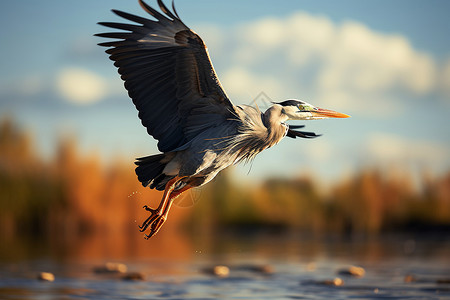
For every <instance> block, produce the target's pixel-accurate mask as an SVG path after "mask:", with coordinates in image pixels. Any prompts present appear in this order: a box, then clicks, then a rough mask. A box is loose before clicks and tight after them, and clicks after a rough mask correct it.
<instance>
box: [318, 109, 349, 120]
mask: <svg viewBox="0 0 450 300" xmlns="http://www.w3.org/2000/svg"><path fill="white" fill-rule="evenodd" d="M311 113H312V115H313V116H314V117H316V118H349V117H350V116H349V115H346V114H343V113H340V112H337V111H333V110H329V109H324V108H317V110H314V111H311Z"/></svg>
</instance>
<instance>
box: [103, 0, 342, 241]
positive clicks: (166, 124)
mask: <svg viewBox="0 0 450 300" xmlns="http://www.w3.org/2000/svg"><path fill="white" fill-rule="evenodd" d="M139 3H140V4H141V6H142V7H143V9H144V10H146V11H147V12H148V13H149V14H151V15H152V16H153V17H154V18H155V19H156V21H153V20H149V19H145V18H142V17H138V16H135V15H131V14H128V13H125V12H121V11H117V10H114V13H116V14H117V15H119V16H121V17H123V18H125V19H127V20H129V21H132V22H135V23H137V24H139V25H131V24H124V23H110V22H101V23H99V24H101V25H104V26H107V27H111V28H115V29H121V30H125V32H110V33H102V34H97V35H98V36H100V37H106V38H115V39H120V40H118V41H112V42H106V43H101V44H99V45H101V46H106V47H110V48H109V49H108V50H106V52H107V53H108V54H110V58H111V59H112V60H113V61H115V63H114V65H115V66H116V67H118V70H119V73H120V74H121V78H122V79H123V80H124V81H125V88H126V89H127V90H128V94H129V96H130V97H131V98H132V99H133V103H134V104H135V105H136V108H137V109H138V111H139V118H140V119H141V121H142V124H143V125H144V126H145V127H146V128H147V132H148V133H149V134H150V135H152V136H153V137H154V138H155V139H157V140H158V141H159V142H158V149H159V150H160V151H161V152H162V153H161V154H157V155H152V156H147V157H143V158H139V159H137V161H136V164H137V168H136V174H137V176H138V179H139V180H140V181H141V182H142V184H143V185H144V186H150V188H155V189H157V190H164V195H163V199H162V200H161V203H160V205H159V207H158V208H157V209H151V208H148V207H147V206H145V208H146V209H147V210H148V211H150V212H151V215H150V217H149V218H148V219H147V220H146V221H145V222H144V223H143V225H142V226H141V230H142V231H144V230H146V229H147V228H148V227H150V233H149V235H147V237H150V236H152V235H154V234H155V233H156V232H157V231H158V230H159V229H160V227H161V226H162V224H163V223H164V221H165V220H166V218H167V214H168V211H169V209H170V206H171V204H172V200H173V199H174V198H175V197H177V196H179V195H180V194H181V193H183V192H185V191H187V190H189V189H190V188H193V187H198V186H202V185H204V184H206V183H208V182H209V181H211V180H212V179H213V178H214V177H215V176H216V175H217V174H218V173H219V172H220V171H222V170H223V169H225V168H227V167H228V166H230V165H232V164H235V163H236V162H239V161H243V160H251V159H253V158H254V157H255V156H256V155H257V154H258V153H260V152H261V151H263V150H264V149H267V148H269V147H271V146H273V145H275V144H277V143H278V142H280V140H281V139H282V138H283V137H285V136H289V137H291V138H295V137H304V138H308V137H315V136H316V135H315V134H314V133H310V132H303V131H297V130H294V129H295V128H300V127H302V126H296V127H295V126H292V127H291V128H290V127H289V126H288V125H287V124H286V123H285V122H286V121H288V120H293V119H294V120H307V119H321V118H328V117H348V116H347V115H344V114H340V113H336V112H333V111H329V110H324V109H320V108H316V107H314V106H312V105H310V104H308V103H306V102H303V101H300V100H287V101H283V102H280V103H275V104H274V105H273V106H271V107H270V108H269V109H267V111H265V112H264V113H262V112H261V111H260V110H259V109H258V108H254V107H251V106H246V105H241V106H235V105H233V103H232V102H231V101H230V100H229V99H228V97H227V95H226V93H225V92H224V90H223V89H222V86H221V84H220V82H219V80H218V78H217V76H216V73H215V71H214V68H213V67H212V64H211V61H210V59H209V54H208V51H207V48H206V46H205V44H204V43H203V41H202V39H201V38H200V37H199V36H198V35H197V34H196V33H194V32H193V31H192V30H190V29H189V28H188V27H187V26H186V25H185V24H184V23H183V22H182V21H181V20H180V18H179V16H178V14H177V13H176V11H175V8H174V7H173V12H171V11H170V10H169V9H168V8H167V7H166V6H165V5H164V3H163V2H162V1H161V0H158V4H159V7H160V9H161V10H162V12H163V13H164V14H165V15H163V14H162V13H160V12H158V11H156V10H155V9H153V8H152V7H150V6H148V5H147V4H145V3H144V2H143V1H142V0H139Z"/></svg>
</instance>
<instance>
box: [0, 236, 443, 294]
mask: <svg viewBox="0 0 450 300" xmlns="http://www.w3.org/2000/svg"><path fill="white" fill-rule="evenodd" d="M162 234H164V232H162V233H160V234H159V235H162ZM98 239H101V238H99V237H91V238H90V239H88V240H87V241H85V242H79V241H77V242H76V243H75V244H76V246H69V248H70V249H72V250H70V249H65V250H60V249H59V248H58V247H55V246H54V245H53V246H50V247H41V246H38V245H39V241H37V242H36V244H31V245H30V244H27V246H26V249H27V250H24V249H22V248H21V246H20V245H19V244H17V245H16V244H11V245H5V244H4V245H2V246H0V248H1V249H0V250H1V252H0V253H2V258H1V263H0V299H450V235H449V234H448V233H447V232H441V233H435V234H420V235H412V234H410V235H407V234H392V235H383V236H378V237H372V238H368V237H364V236H352V237H345V238H343V237H334V236H327V237H320V238H318V237H311V236H309V237H308V236H305V235H297V234H292V233H291V234H285V233H277V232H271V233H264V232H263V233H261V232H254V233H248V232H247V233H245V234H239V235H236V234H233V233H227V234H223V235H220V236H215V237H210V238H208V239H199V238H196V237H189V238H186V237H184V238H183V237H180V236H177V235H175V236H173V239H170V238H169V237H168V236H166V237H164V238H161V240H158V239H155V240H154V241H143V239H142V236H139V240H137V242H136V243H135V244H130V245H128V247H129V251H125V252H120V253H119V254H118V253H117V252H114V249H113V248H114V247H116V248H121V247H123V246H124V245H122V244H121V243H120V241H117V244H116V245H114V243H113V242H111V243H112V244H111V245H106V246H105V244H102V245H103V246H98V245H97V244H96V241H97V240H98ZM180 240H181V241H182V242H180ZM160 241H164V242H160ZM183 241H184V242H183ZM85 244H88V245H94V246H92V247H93V249H95V250H98V248H99V247H104V248H103V250H102V251H100V252H92V251H94V250H90V251H87V250H83V248H78V247H81V246H80V245H85ZM161 244H163V246H161ZM33 245H34V246H33ZM157 245H158V246H157ZM30 247H31V248H30ZM33 247H34V248H33ZM83 247H84V246H83ZM158 247H162V248H158ZM42 248H43V249H42ZM55 249H58V250H55ZM89 249H90V248H89ZM138 249H139V250H138ZM152 249H153V250H152ZM145 250H148V252H147V251H145ZM8 251H9V252H8ZM20 251H25V252H26V254H23V253H22V254H18V252H20ZM111 251H112V252H111ZM92 253H93V254H92ZM146 253H148V254H146ZM107 262H117V263H121V264H124V265H125V266H126V268H127V270H126V272H122V273H121V272H117V273H114V272H113V271H111V270H109V271H108V270H106V269H102V268H104V267H105V263H107ZM218 266H223V267H218ZM351 266H358V267H361V268H363V271H364V274H359V275H360V276H357V275H356V274H354V275H351V274H349V272H348V271H349V267H351ZM215 267H216V268H215ZM121 271H124V270H121ZM39 272H51V273H52V274H54V276H55V280H54V281H53V282H48V281H40V280H37V276H38V274H39ZM361 275H362V276H361Z"/></svg>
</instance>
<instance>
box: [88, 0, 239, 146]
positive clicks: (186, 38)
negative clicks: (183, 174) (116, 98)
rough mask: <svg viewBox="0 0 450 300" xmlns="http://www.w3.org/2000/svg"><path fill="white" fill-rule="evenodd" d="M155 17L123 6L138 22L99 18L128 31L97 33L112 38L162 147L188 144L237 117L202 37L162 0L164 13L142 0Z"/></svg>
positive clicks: (114, 54) (117, 60) (112, 49)
mask: <svg viewBox="0 0 450 300" xmlns="http://www.w3.org/2000/svg"><path fill="white" fill-rule="evenodd" d="M139 3H140V5H141V7H142V8H143V9H144V10H145V11H146V12H147V13H149V14H150V15H151V16H152V17H153V18H154V19H155V20H150V19H147V18H143V17H139V16H135V15H132V14H129V13H126V12H123V11H119V10H113V12H114V13H115V14H116V15H118V16H120V17H122V18H124V19H126V20H128V21H131V22H134V23H137V24H140V25H136V24H126V23H116V22H99V24H100V25H102V26H105V27H108V28H113V29H118V30H123V31H119V32H106V33H99V34H96V35H97V36H99V37H103V38H110V39H113V40H112V41H107V42H103V43H100V44H99V45H100V46H104V47H108V49H107V50H106V53H108V54H109V55H110V59H111V60H113V61H114V65H115V66H116V67H117V68H118V72H119V74H120V75H121V78H122V79H123V80H124V81H125V88H126V89H127V90H128V94H129V96H130V97H131V98H132V100H133V103H134V104H135V106H136V108H137V110H138V111H139V113H138V116H139V118H140V119H141V121H142V124H143V125H144V126H145V127H146V128H147V132H148V133H149V134H150V135H152V136H153V137H154V138H155V139H157V140H158V141H159V142H158V148H159V150H160V151H162V152H169V151H174V150H176V149H180V148H182V147H184V146H185V145H187V144H188V143H189V141H190V140H192V139H193V138H195V137H196V136H197V135H198V134H199V133H200V132H201V131H203V130H205V129H208V128H210V127H214V126H218V125H220V124H221V123H222V122H225V121H226V120H227V119H229V118H230V117H232V113H233V111H235V107H234V105H233V104H232V103H231V101H230V100H229V99H228V97H227V96H226V94H225V92H224V91H223V89H222V86H221V85H220V83H219V80H218V78H217V75H216V73H215V71H214V68H213V66H212V63H211V60H210V58H209V54H208V52H207V49H206V46H205V44H204V43H203V41H202V39H201V38H200V37H199V36H198V35H197V34H196V33H194V32H193V31H192V30H190V29H189V28H188V27H187V26H186V25H185V24H184V23H183V22H182V21H181V20H180V18H179V16H178V13H177V12H176V10H175V8H174V5H173V3H172V9H173V12H172V11H170V10H169V9H168V8H167V7H166V6H165V4H164V3H163V2H162V1H161V0H157V3H158V5H159V8H160V10H161V12H162V13H161V12H159V11H157V10H156V9H154V8H152V7H151V6H149V5H148V4H146V3H145V2H143V1H142V0H139Z"/></svg>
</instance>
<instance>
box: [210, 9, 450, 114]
mask: <svg viewBox="0 0 450 300" xmlns="http://www.w3.org/2000/svg"><path fill="white" fill-rule="evenodd" d="M214 32H215V34H214V35H215V36H216V37H217V35H218V32H220V29H217V28H216V29H215V30H214ZM230 33H231V32H229V31H225V30H223V31H222V34H221V35H220V36H221V37H222V38H223V39H225V40H226V42H225V43H223V44H224V45H226V47H227V49H228V48H229V51H228V53H225V54H223V55H220V56H214V53H213V56H214V58H215V59H217V60H220V59H223V58H224V57H226V59H228V60H231V61H234V62H235V63H236V65H239V67H238V68H237V67H235V66H229V67H227V68H225V72H223V73H222V76H221V79H222V80H223V82H224V86H225V88H226V89H227V92H228V93H230V94H231V95H233V94H234V93H235V91H233V90H232V89H233V88H236V89H238V91H237V92H236V93H237V94H239V95H242V91H243V90H244V89H247V90H250V91H257V92H256V94H257V93H258V92H260V91H264V92H266V93H267V94H268V95H269V96H271V97H273V98H278V97H280V96H285V94H287V93H288V92H289V93H290V94H289V95H288V97H293V98H301V99H305V100H307V101H308V100H310V101H311V103H314V104H318V105H324V106H325V105H327V106H330V108H335V109H341V110H347V109H350V111H348V112H349V113H352V112H354V111H355V110H358V112H361V111H362V109H361V108H363V107H367V106H372V105H375V103H376V105H378V106H384V107H386V106H390V105H391V103H390V101H392V100H393V99H394V98H395V96H396V95H398V93H399V92H400V93H403V94H402V95H404V99H403V101H404V102H403V103H396V104H395V105H392V107H390V111H391V112H393V111H392V109H393V108H400V107H401V105H405V103H406V101H407V99H408V98H411V97H410V96H411V95H418V96H420V95H426V94H428V93H431V92H434V91H435V90H436V87H437V86H436V82H437V81H438V80H437V76H438V75H437V74H438V70H437V66H436V62H435V61H434V60H433V58H432V57H431V56H430V55H428V54H427V53H424V52H420V51H418V50H416V49H414V48H413V46H412V45H411V43H410V42H409V41H408V39H407V38H405V37H404V36H401V35H398V34H397V35H394V34H384V33H380V32H376V31H374V30H372V29H370V28H368V27H367V26H365V25H364V24H361V23H358V22H345V23H342V24H337V23H334V22H332V21H331V20H330V19H329V18H327V17H323V16H313V15H309V14H307V13H302V12H297V13H293V14H292V15H291V16H289V17H287V18H283V19H281V18H272V17H271V18H264V19H260V20H256V21H254V22H250V23H246V24H242V25H239V26H237V27H236V28H235V29H234V32H232V33H231V34H230ZM208 38H209V37H208V36H207V35H206V38H205V39H206V40H207V41H208ZM227 56H228V57H227ZM229 62H230V61H228V63H229ZM449 69H450V67H449ZM237 71H239V72H237ZM237 73H239V74H240V75H241V76H231V75H236V74H237ZM447 73H449V74H450V71H447ZM447 73H445V74H447ZM223 74H225V76H223ZM239 74H238V75H239ZM244 74H245V76H244ZM224 77H226V79H225V78H224ZM447 77H448V78H450V75H448V76H447ZM447 77H446V78H447ZM243 78H244V79H245V80H242V79H243ZM266 84H268V86H269V87H271V88H272V90H273V91H274V92H276V91H279V92H280V94H271V93H269V92H268V91H267V88H266ZM275 86H276V88H274V87H275ZM251 93H253V94H254V92H251ZM305 95H306V97H305ZM308 97H311V98H312V99H308ZM396 101H397V102H399V101H398V99H397V100H396ZM360 109H361V110H360ZM365 111H367V110H365ZM379 112H380V113H381V114H385V110H384V112H383V111H381V110H380V111H379ZM393 113H395V112H393ZM370 114H377V112H376V111H372V110H371V111H370Z"/></svg>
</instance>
